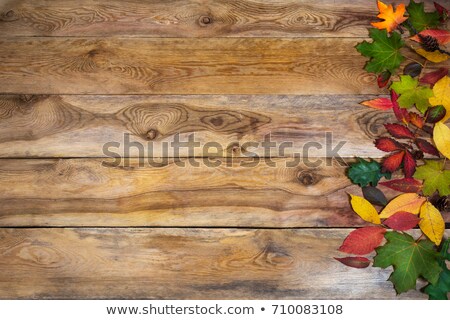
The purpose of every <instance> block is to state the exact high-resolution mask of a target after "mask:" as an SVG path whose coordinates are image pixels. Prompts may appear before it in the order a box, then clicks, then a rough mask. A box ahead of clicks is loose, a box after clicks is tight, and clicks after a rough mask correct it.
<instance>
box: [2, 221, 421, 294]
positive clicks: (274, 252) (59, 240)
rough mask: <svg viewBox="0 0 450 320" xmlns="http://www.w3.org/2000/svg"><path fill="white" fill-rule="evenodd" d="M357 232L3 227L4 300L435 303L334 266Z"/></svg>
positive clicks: (382, 279)
mask: <svg viewBox="0 0 450 320" xmlns="http://www.w3.org/2000/svg"><path fill="white" fill-rule="evenodd" d="M350 231H351V230H348V229H343V230H342V229H341V230H304V229H303V230H302V229H293V230H236V229H126V228H125V229H123V228H118V229H117V228H116V229H105V228H102V229H58V228H57V229H1V230H0V239H1V241H0V256H1V259H0V298H2V299H16V298H27V299H38V298H53V299H86V298H91V299H113V298H120V299H362V298H364V299H394V298H395V299H408V298H409V299H411V298H413V299H425V298H426V295H423V294H422V293H420V292H417V291H410V292H408V293H406V294H402V295H400V296H396V295H395V291H394V290H393V288H392V285H391V283H390V282H387V281H386V280H387V278H388V276H389V273H390V272H391V270H389V269H387V270H381V269H378V268H377V269H375V268H368V269H363V270H361V269H360V270H356V269H351V268H348V267H345V266H343V265H341V264H340V263H338V262H337V261H335V260H333V257H334V256H339V253H338V252H337V251H336V250H337V248H338V247H339V245H340V243H341V242H342V240H343V239H344V237H345V236H346V235H347V234H348V233H349V232H350ZM243 271H245V272H243ZM349 285H351V290H349ZM420 286H423V283H420V284H419V285H418V287H419V288H420Z"/></svg>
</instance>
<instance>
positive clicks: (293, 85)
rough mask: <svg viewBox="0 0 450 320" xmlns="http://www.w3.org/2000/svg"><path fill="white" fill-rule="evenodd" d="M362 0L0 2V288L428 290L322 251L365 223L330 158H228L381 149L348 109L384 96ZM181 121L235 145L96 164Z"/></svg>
mask: <svg viewBox="0 0 450 320" xmlns="http://www.w3.org/2000/svg"><path fill="white" fill-rule="evenodd" d="M370 2H372V1H366V0H352V1H350V0H344V1H340V2H336V1H330V0H318V1H306V0H274V1H263V0H242V1H241V0H232V1H226V0H220V1H219V0H217V1H213V0H211V1H207V0H190V1H188V0H174V1H163V0H146V1H138V0H126V1H119V0H96V1H90V0H39V1H30V0H16V1H14V0H0V48H1V50H0V158H4V159H0V298H10V299H14V298H61V299H74V298H79V299H86V298H111V299H112V298H132V299H146V298H149V299H151V298H168V299H169V298H170V299H212V298H217V299H238V298H245V299H289V298H292V299H302V298H310V299H315V298H317V299H319V298H321V299H324V298H336V299H345V298H357V299H360V298H366V299H369V298H376V299H391V298H400V299H402V298H425V297H426V296H424V295H422V294H420V293H418V292H409V293H407V294H405V295H401V296H399V297H396V296H395V292H394V290H393V289H392V285H391V284H390V283H389V282H387V281H386V279H387V278H388V275H389V272H390V271H388V270H385V271H382V270H379V269H365V270H354V269H349V268H347V267H344V266H343V265H341V264H340V263H338V262H336V261H334V260H333V259H332V257H333V256H336V255H339V253H337V252H336V249H337V248H338V247H339V245H340V243H341V242H342V240H343V239H344V238H345V236H346V235H347V234H348V233H349V232H350V231H351V229H333V228H334V227H336V228H337V227H339V228H342V227H356V226H359V225H361V220H359V219H358V218H357V216H356V215H355V214H354V213H353V212H352V211H351V208H350V207H349V204H348V196H347V192H351V193H356V194H360V190H359V189H358V188H357V187H355V186H352V185H350V182H349V180H348V179H347V178H346V176H345V174H344V171H345V167H343V166H341V165H340V164H339V163H338V162H336V161H334V162H333V163H332V165H331V166H326V165H322V166H319V167H310V166H306V165H305V163H304V162H300V163H299V164H298V165H296V166H293V167H289V168H286V166H285V164H286V162H287V161H290V160H292V159H291V158H289V157H291V156H292V151H293V150H292V149H288V150H287V152H286V153H285V154H281V153H278V152H275V153H274V154H273V155H274V156H278V157H281V156H285V157H287V158H277V159H274V160H273V161H274V162H275V163H276V167H270V166H267V165H265V164H262V163H260V164H258V165H256V166H251V165H247V166H239V165H238V163H239V162H240V161H241V160H242V158H240V159H234V160H231V157H239V156H242V154H241V152H243V151H249V152H254V153H255V154H257V155H259V156H261V155H263V154H262V150H261V148H256V149H255V148H253V149H251V150H240V149H239V147H236V144H241V145H242V144H243V143H245V142H250V141H256V142H261V141H262V140H263V137H264V136H265V135H266V134H268V133H271V134H272V140H273V141H276V142H282V141H292V142H294V145H295V146H296V149H295V151H299V150H298V149H300V147H301V146H302V145H304V144H305V143H307V142H310V141H311V142H319V143H322V144H323V143H324V134H325V132H327V131H330V132H332V133H333V135H334V140H335V142H336V143H337V142H339V141H341V140H348V142H347V144H346V145H345V147H344V148H343V149H342V150H341V151H340V155H341V156H344V157H351V156H354V155H358V156H365V157H379V156H381V155H383V154H382V153H380V152H378V151H376V149H375V148H374V147H373V145H372V140H373V139H374V138H375V137H376V136H378V135H379V134H382V133H383V132H384V129H383V127H382V124H383V123H384V122H387V121H389V119H391V118H390V117H391V115H390V114H388V113H381V112H376V111H371V110H369V109H366V108H364V107H361V106H358V105H357V104H358V102H360V101H361V100H366V99H369V98H371V97H374V95H376V96H379V95H380V94H386V93H387V92H386V90H384V91H383V90H380V89H379V88H377V86H376V84H375V81H374V80H375V78H374V75H370V74H367V73H366V72H365V71H364V70H363V69H362V68H363V65H364V63H365V60H366V59H365V58H363V57H361V56H360V55H359V54H358V53H357V52H356V51H355V50H354V46H355V44H356V43H358V42H360V41H362V40H363V39H365V38H366V37H367V27H368V26H369V22H370V21H372V20H373V19H374V16H375V14H376V7H375V1H373V3H372V4H370ZM396 2H397V3H398V2H399V1H396ZM426 5H427V7H432V1H429V0H427V1H426ZM205 38H207V39H205ZM406 55H407V56H408V57H412V56H410V55H411V53H406ZM407 62H409V60H408V61H406V62H405V63H407ZM446 66H450V63H447V64H446ZM324 80H326V81H324ZM177 132H180V133H181V137H180V138H181V140H186V138H187V136H188V135H189V134H191V133H195V134H196V138H197V139H198V141H199V142H200V143H205V142H210V141H215V142H218V143H220V144H222V145H224V146H227V147H228V146H229V147H230V148H227V149H226V151H224V152H223V153H222V154H219V155H220V156H222V157H228V158H220V157H217V158H211V159H210V162H211V164H212V163H214V161H215V160H220V161H222V164H221V165H220V166H218V167H208V166H206V165H204V161H206V160H207V159H202V158H200V159H197V160H198V161H199V162H200V163H201V165H200V167H199V168H194V167H192V165H190V164H187V166H186V167H184V168H183V167H180V166H179V165H180V164H181V163H183V162H189V161H190V160H192V158H191V159H182V160H175V159H173V157H172V156H173V154H170V153H169V154H168V155H167V156H168V157H169V158H157V159H154V160H155V161H157V162H163V163H164V162H166V161H167V164H162V165H159V166H156V167H149V166H144V167H139V166H138V164H139V160H138V159H131V160H129V164H128V165H127V164H126V163H124V162H122V163H121V165H120V166H113V165H112V164H111V159H109V160H106V159H105V158H99V157H103V156H104V155H103V154H102V146H103V144H104V143H105V142H113V141H117V142H121V141H122V139H123V134H125V133H129V134H130V135H131V138H134V140H135V141H139V142H141V143H143V144H144V145H145V144H146V143H148V142H152V143H154V144H155V149H156V150H160V148H159V146H161V145H162V144H163V143H166V142H167V143H170V142H172V141H173V140H174V137H175V134H176V133H177ZM230 143H231V145H230ZM145 151H146V150H144V153H145ZM310 151H311V152H310V154H309V155H310V156H313V157H324V156H326V154H324V153H323V150H317V149H315V148H312V149H310ZM119 153H121V151H120V150H119ZM122 154H123V152H122ZM129 155H130V156H131V157H135V156H138V155H139V154H137V153H136V150H135V149H132V152H131V154H129ZM153 155H154V156H157V157H161V156H165V155H164V154H161V153H154V154H153ZM194 155H195V156H197V157H207V155H206V154H205V153H204V152H202V151H200V152H199V153H194ZM180 156H182V157H185V156H189V154H187V153H186V150H185V149H182V150H181V153H180ZM42 157H44V158H45V157H46V158H49V159H39V158H42ZM58 157H61V158H62V159H58ZM70 157H75V158H74V159H70ZM89 157H93V158H89ZM5 158H9V159H5ZM14 158H16V159H14ZM29 158H35V159H29ZM105 160H106V161H108V162H109V164H106V165H102V162H103V161H105ZM311 160H312V161H315V160H317V159H311ZM322 160H324V159H323V158H322ZM246 162H247V163H248V162H249V159H247V161H246ZM383 190H384V191H386V192H387V195H388V196H389V197H392V196H394V193H393V192H392V191H389V190H386V189H383ZM444 218H445V220H446V221H447V222H450V214H449V213H448V212H447V213H445V215H444ZM16 227H17V228H16ZM32 227H38V228H32ZM67 227H69V228H67ZM88 227H91V228H88ZM96 227H97V228H96ZM108 227H114V228H108ZM134 227H137V228H134ZM139 227H147V228H139ZM151 227H162V228H151ZM201 227H204V228H201ZM236 227H239V228H241V229H235V228H236ZM243 227H244V228H243ZM247 228H255V229H247ZM258 228H259V229H258ZM291 228H293V229H291ZM299 228H303V229H299ZM326 228H331V229H326ZM242 270H245V272H243V271H242Z"/></svg>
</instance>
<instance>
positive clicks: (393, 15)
mask: <svg viewBox="0 0 450 320" xmlns="http://www.w3.org/2000/svg"><path fill="white" fill-rule="evenodd" d="M377 5H378V10H379V11H380V13H379V14H378V15H377V18H380V19H384V21H381V22H372V23H371V24H372V26H374V27H375V28H377V29H380V30H381V29H386V30H387V31H388V32H391V31H393V30H395V29H396V28H397V26H398V25H399V24H400V23H402V22H404V21H405V20H406V19H408V18H407V17H404V16H403V15H404V14H405V11H406V8H405V5H404V4H403V3H401V4H399V5H398V6H397V10H396V11H395V12H394V7H393V6H392V4H390V5H386V4H384V3H383V2H381V1H377Z"/></svg>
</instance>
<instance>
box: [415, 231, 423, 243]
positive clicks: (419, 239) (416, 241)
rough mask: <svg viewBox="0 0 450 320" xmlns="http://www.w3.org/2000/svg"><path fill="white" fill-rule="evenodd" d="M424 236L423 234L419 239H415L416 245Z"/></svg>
mask: <svg viewBox="0 0 450 320" xmlns="http://www.w3.org/2000/svg"><path fill="white" fill-rule="evenodd" d="M424 235H425V234H424V233H422V234H421V235H420V237H419V238H417V240H416V243H419V241H420V240H421V239H422V238H423V236H424Z"/></svg>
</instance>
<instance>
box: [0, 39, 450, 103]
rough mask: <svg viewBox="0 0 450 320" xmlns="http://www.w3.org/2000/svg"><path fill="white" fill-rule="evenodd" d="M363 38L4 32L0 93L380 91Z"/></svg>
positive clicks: (306, 93) (0, 42) (327, 92)
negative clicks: (362, 49) (24, 34)
mask: <svg viewBox="0 0 450 320" xmlns="http://www.w3.org/2000/svg"><path fill="white" fill-rule="evenodd" d="M361 40H362V39H349V38H342V39H333V38H318V39H311V38H309V39H282V38H267V39H265V38H247V39H242V38H240V39H239V38H212V39H208V41H205V40H204V39H200V38H196V39H192V38H173V39H171V38H161V39H155V38H103V39H100V38H94V39H93V38H75V39H74V38H29V37H26V38H14V37H12V38H0V47H1V48H2V50H1V51H0V61H1V64H0V83H1V84H2V85H1V88H0V93H17V94H221V95H224V94H299V95H310V94H340V95H342V94H380V93H382V92H383V91H382V90H381V89H379V88H378V86H377V85H376V81H375V75H373V74H369V73H367V72H365V71H364V70H363V66H364V64H365V62H366V58H364V57H362V56H361V55H360V54H359V53H358V52H357V51H356V50H355V49H354V47H355V45H356V44H357V43H358V42H361ZM406 53H407V52H406ZM406 53H405V54H406ZM409 55H410V56H411V55H413V56H414V57H416V58H417V56H416V54H415V53H414V54H412V53H411V54H409ZM442 65H447V66H450V62H447V63H446V64H445V63H444V64H442ZM430 68H432V67H430ZM430 68H429V69H430ZM319 83H320V85H318V84H319ZM384 92H385V91H384Z"/></svg>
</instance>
